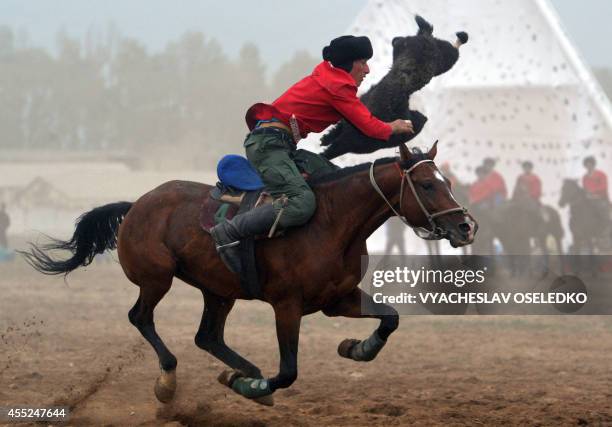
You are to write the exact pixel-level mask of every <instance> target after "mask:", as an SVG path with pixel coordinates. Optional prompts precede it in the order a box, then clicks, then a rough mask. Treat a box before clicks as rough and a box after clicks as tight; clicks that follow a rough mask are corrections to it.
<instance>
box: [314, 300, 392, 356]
mask: <svg viewBox="0 0 612 427" xmlns="http://www.w3.org/2000/svg"><path fill="white" fill-rule="evenodd" d="M362 300H363V301H362ZM368 301H369V302H370V304H371V306H372V307H374V302H373V301H372V298H371V297H370V296H369V295H368V294H366V293H364V292H363V291H362V290H361V289H359V288H357V289H355V290H354V291H353V292H351V293H350V294H348V295H347V296H345V297H344V298H342V299H341V300H340V301H338V302H337V303H336V304H334V305H333V306H331V307H326V308H325V309H323V313H324V314H325V315H326V316H329V317H334V316H344V317H357V318H362V317H370V318H371V317H373V318H376V319H380V325H379V326H378V329H376V330H375V331H374V333H372V335H370V336H369V337H368V338H367V339H365V340H363V341H359V340H356V339H345V340H344V341H342V342H341V343H340V345H339V346H338V354H339V355H340V356H342V357H346V358H347V359H353V360H356V361H358V362H369V361H371V360H373V359H374V358H375V357H376V355H377V354H378V353H379V352H380V350H382V348H383V347H384V346H385V344H386V343H387V338H389V335H391V334H392V333H393V331H395V330H396V329H397V326H398V324H399V315H398V314H397V311H395V309H393V308H392V307H390V306H387V305H385V306H384V310H381V314H363V313H362V304H367V303H368Z"/></svg>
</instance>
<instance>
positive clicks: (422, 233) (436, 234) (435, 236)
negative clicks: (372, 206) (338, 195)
mask: <svg viewBox="0 0 612 427" xmlns="http://www.w3.org/2000/svg"><path fill="white" fill-rule="evenodd" d="M423 163H433V160H429V159H423V160H419V161H418V162H416V163H415V164H414V165H412V166H410V167H409V168H408V169H404V170H403V171H401V172H400V173H401V176H402V182H401V186H400V202H399V210H400V211H401V209H402V201H403V197H404V183H405V182H408V185H409V186H410V190H411V191H412V194H414V198H415V199H416V201H417V203H418V204H419V207H420V208H421V211H422V212H423V214H424V215H425V218H427V221H428V222H429V225H430V226H431V230H428V229H426V228H424V227H416V226H413V225H412V224H410V222H408V220H407V219H406V217H405V216H404V215H402V214H401V212H398V211H397V210H396V209H395V208H394V207H393V205H392V204H391V202H390V201H389V199H387V197H386V196H385V195H384V193H383V192H382V190H381V189H380V187H379V186H378V184H377V183H376V179H375V178H374V166H375V164H376V162H372V164H371V165H370V183H371V184H372V187H374V190H376V192H377V193H378V194H379V195H380V197H382V199H383V200H384V201H385V203H387V205H388V206H389V208H391V210H392V211H393V213H394V214H395V216H397V217H399V219H400V220H401V221H402V222H403V223H404V224H406V225H407V226H409V227H410V228H412V229H413V231H414V232H415V234H417V235H418V236H419V237H421V238H423V239H426V240H440V239H442V238H444V237H445V236H446V234H447V232H446V231H445V230H444V229H442V228H441V227H438V225H437V224H436V221H435V220H436V218H438V217H440V216H442V215H446V214H450V213H454V212H463V213H464V214H465V213H467V209H465V208H464V207H461V206H458V207H456V208H450V209H445V210H443V211H440V212H434V213H429V211H428V210H427V208H426V207H425V205H424V204H423V201H422V200H421V198H420V197H419V194H418V193H417V191H416V188H414V184H413V183H412V180H411V179H410V173H411V172H412V171H413V170H414V169H416V168H417V166H419V165H421V164H423ZM396 164H397V163H396Z"/></svg>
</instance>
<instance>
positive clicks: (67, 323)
mask: <svg viewBox="0 0 612 427" xmlns="http://www.w3.org/2000/svg"><path fill="white" fill-rule="evenodd" d="M136 295H137V288H136V287H135V286H134V285H132V284H131V283H129V282H128V281H127V279H126V278H125V277H124V276H123V273H122V272H121V270H120V268H119V266H118V265H117V264H114V263H110V264H95V265H93V266H91V267H89V268H87V269H85V270H81V271H77V272H76V273H74V274H72V275H71V276H69V279H68V282H67V283H64V281H63V279H62V278H58V277H46V276H42V275H39V274H36V273H34V272H33V271H31V270H30V269H29V267H27V266H26V265H25V264H23V263H21V262H14V263H9V264H0V336H1V340H0V385H1V387H0V405H5V406H6V405H16V404H22V405H23V404H32V405H53V404H66V405H69V406H71V407H72V419H71V421H70V424H72V425H121V426H123V425H164V424H166V425H181V424H184V425H194V426H197V425H215V426H229V425H244V426H285V425H303V426H311V425H312V426H321V425H342V426H355V425H368V426H374V425H385V426H386V425H408V424H411V425H432V424H442V423H444V424H446V425H495V424H507V425H612V360H611V358H612V356H611V355H612V318H610V317H595V316H592V317H515V316H505V317H504V316H499V317H484V316H483V317H476V316H466V317H433V316H418V317H402V319H401V324H400V329H399V331H398V332H397V333H395V334H394V335H393V336H392V338H391V339H390V342H389V344H388V345H387V347H386V348H385V349H384V350H383V352H382V353H381V354H380V355H379V357H378V358H377V359H376V360H375V361H373V362H370V363H367V364H365V363H356V362H351V361H348V360H346V359H341V358H340V357H338V356H337V354H336V347H337V344H338V343H339V342H340V341H341V340H342V339H343V338H346V337H356V338H363V337H366V336H367V335H369V334H370V332H371V331H372V330H373V329H374V328H375V326H376V324H377V322H376V321H372V320H348V319H329V318H326V317H324V316H322V315H319V314H317V315H313V316H309V317H307V318H305V319H304V321H303V324H302V333H301V340H300V356H299V366H300V373H299V378H298V380H297V382H296V383H295V384H294V385H293V386H292V387H291V388H290V389H288V390H282V391H279V392H277V393H276V395H275V400H276V405H275V406H274V407H272V408H269V407H263V406H259V405H257V404H255V403H253V402H250V401H247V400H245V399H243V398H241V397H240V396H238V395H235V394H233V392H231V391H230V390H229V389H226V388H224V387H223V386H222V385H220V384H219V383H217V381H216V377H217V375H218V374H219V372H220V371H221V370H223V369H224V367H223V366H222V365H221V364H220V363H219V362H217V361H216V359H214V358H213V357H211V356H209V355H208V354H207V353H205V352H204V351H202V350H200V349H198V348H197V347H196V346H195V345H194V344H193V336H194V334H195V332H196V329H197V326H198V323H199V320H200V315H201V311H202V305H203V303H202V300H201V297H200V293H199V291H197V290H196V289H193V288H191V287H189V286H187V285H185V284H184V283H182V282H179V281H175V284H174V286H173V288H172V290H171V291H170V293H169V294H168V295H167V296H166V298H165V299H164V300H163V301H162V302H161V304H160V306H158V309H157V310H156V325H157V327H158V331H159V333H160V335H161V336H162V337H163V338H164V339H165V340H166V343H167V344H168V346H169V347H170V349H171V350H172V351H173V352H174V354H175V355H176V356H177V358H178V361H179V365H178V379H179V389H178V391H177V395H176V397H175V400H174V402H173V403H172V404H170V405H162V404H161V403H159V402H157V401H156V399H155V397H154V395H153V384H154V381H155V378H156V376H157V374H158V367H157V358H156V357H155V355H154V353H153V350H152V349H151V348H150V347H149V345H148V344H147V343H146V342H145V341H144V339H143V338H142V337H141V336H140V334H139V333H138V332H137V330H136V329H135V328H133V327H132V326H131V325H130V324H129V322H128V320H127V312H128V310H129V308H130V307H131V306H132V304H133V303H134V301H135V300H136ZM226 331H227V333H226V337H227V341H228V342H229V343H230V344H231V345H233V346H234V348H235V349H237V350H238V351H240V352H241V353H242V354H243V355H244V356H245V357H247V358H249V359H251V360H252V361H253V362H255V363H256V364H258V365H259V366H260V367H261V368H262V370H263V371H264V372H265V373H267V374H273V373H275V372H276V368H277V366H278V353H277V349H276V338H275V334H274V326H273V317H272V311H271V309H270V307H269V306H267V305H265V304H262V303H257V302H242V303H239V304H238V305H237V307H236V308H235V309H234V311H233V312H232V314H231V315H230V318H229V321H228V325H227V328H226Z"/></svg>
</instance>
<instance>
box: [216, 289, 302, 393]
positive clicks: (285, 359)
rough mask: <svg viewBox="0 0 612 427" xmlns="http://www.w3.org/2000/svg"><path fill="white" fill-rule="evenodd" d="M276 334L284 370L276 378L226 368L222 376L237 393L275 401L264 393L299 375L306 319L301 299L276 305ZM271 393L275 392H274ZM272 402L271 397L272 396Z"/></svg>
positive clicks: (287, 383)
mask: <svg viewBox="0 0 612 427" xmlns="http://www.w3.org/2000/svg"><path fill="white" fill-rule="evenodd" d="M274 315H275V317H276V335H277V338H278V346H279V350H280V370H279V373H278V375H276V376H275V377H273V378H268V379H259V378H251V377H247V376H246V375H244V374H243V373H241V372H239V371H233V372H226V373H225V376H223V374H222V376H221V377H219V380H220V381H221V382H222V383H223V384H225V385H227V386H228V387H230V388H231V389H232V390H234V391H235V392H236V393H238V394H240V395H242V396H244V397H246V398H249V399H256V401H257V402H258V403H263V404H271V403H268V402H267V401H266V400H265V399H261V398H262V397H264V396H270V395H271V394H272V393H274V392H275V391H276V390H277V389H279V388H287V387H289V386H290V385H291V384H293V382H294V381H295V380H296V378H297V374H298V370H297V353H298V341H299V336H300V322H301V320H302V304H301V300H298V299H295V300H289V301H283V302H281V303H279V304H276V305H274ZM270 397H271V396H270ZM270 402H271V399H270Z"/></svg>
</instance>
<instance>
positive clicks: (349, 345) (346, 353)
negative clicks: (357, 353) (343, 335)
mask: <svg viewBox="0 0 612 427" xmlns="http://www.w3.org/2000/svg"><path fill="white" fill-rule="evenodd" d="M360 342H361V341H359V340H356V339H352V338H347V339H345V340H344V341H342V342H341V343H340V345H339V346H338V354H339V355H340V356H342V357H346V358H347V359H351V360H353V358H352V357H351V350H352V349H353V347H355V345H357V344H359V343H360Z"/></svg>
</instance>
